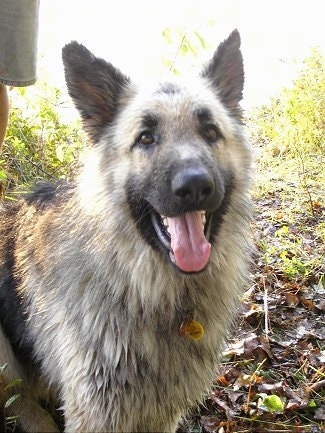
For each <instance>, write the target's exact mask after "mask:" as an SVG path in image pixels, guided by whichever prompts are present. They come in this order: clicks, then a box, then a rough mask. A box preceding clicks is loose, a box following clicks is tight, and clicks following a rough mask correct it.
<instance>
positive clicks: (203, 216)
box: [201, 212, 206, 225]
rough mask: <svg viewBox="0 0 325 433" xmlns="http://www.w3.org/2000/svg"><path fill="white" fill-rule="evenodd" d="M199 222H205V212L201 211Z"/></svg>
mask: <svg viewBox="0 0 325 433" xmlns="http://www.w3.org/2000/svg"><path fill="white" fill-rule="evenodd" d="M201 222H202V224H203V225H204V224H205V223H206V216H205V212H202V213H201Z"/></svg>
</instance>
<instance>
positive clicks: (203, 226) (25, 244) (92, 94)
mask: <svg viewBox="0 0 325 433" xmlns="http://www.w3.org/2000/svg"><path fill="white" fill-rule="evenodd" d="M62 55H63V64H64V68H65V76H66V82H67V88H68V91H69V94H70V96H71V98H72V100H73V101H74V103H75V106H76V107H77V109H78V110H79V112H80V114H81V118H82V121H83V125H84V129H85V131H86V132H87V134H88V137H89V143H90V146H89V151H88V154H87V156H86V157H85V160H84V163H83V166H82V168H81V169H80V174H79V175H78V177H77V178H76V181H75V182H73V183H71V184H69V183H62V182H61V183H59V182H58V183H51V184H50V183H41V184H38V185H36V186H35V187H34V189H32V191H31V192H30V193H29V194H27V195H26V196H24V197H22V198H21V199H19V200H17V201H11V202H8V203H7V202H5V201H4V202H3V203H2V205H1V212H0V215H1V226H0V320H1V328H0V366H5V368H3V371H2V375H1V389H0V399H1V404H2V405H5V403H6V402H8V400H9V399H10V398H11V397H12V396H13V395H17V396H18V397H17V398H16V400H15V401H14V402H12V404H10V405H8V404H7V406H8V407H7V408H5V409H4V411H5V412H4V413H5V414H6V415H8V412H9V411H10V415H15V416H17V423H18V426H19V428H20V429H21V430H22V431H25V432H56V431H59V426H58V425H57V424H56V423H55V422H54V420H53V418H52V416H51V414H50V411H49V409H48V408H49V407H52V406H53V407H59V408H60V410H62V413H63V419H64V431H65V432H78V433H80V432H172V431H175V429H176V428H177V424H178V421H179V419H180V417H181V416H182V415H184V414H186V412H187V410H188V409H189V408H190V407H191V405H194V404H197V403H198V402H200V401H201V399H202V398H203V396H204V394H205V392H206V391H208V390H209V387H210V384H211V382H212V380H213V378H214V374H215V371H216V366H217V363H218V360H219V358H220V354H221V351H222V347H223V344H224V341H225V338H226V336H227V332H228V330H229V328H230V326H231V323H232V321H233V319H234V316H235V314H236V305H237V304H238V299H239V296H240V293H241V292H242V290H243V287H244V284H245V281H246V279H247V275H248V272H249V266H250V257H251V252H252V240H251V238H252V237H251V233H250V221H251V215H252V204H251V198H250V190H251V185H252V178H253V168H252V166H253V165H252V150H251V147H250V143H249V140H248V139H247V137H246V135H245V131H244V126H243V123H244V122H243V114H242V110H241V107H240V101H241V99H242V92H243V83H244V70H243V59H242V54H241V50H240V35H239V32H238V31H237V30H234V31H233V32H232V33H231V34H230V35H229V37H228V38H227V39H225V40H224V41H223V42H221V43H220V45H219V46H218V48H217V50H216V51H215V53H214V55H213V57H212V59H211V60H210V61H209V62H208V63H207V64H205V65H204V66H203V68H202V71H201V73H200V74H199V76H197V77H194V78H192V79H191V80H189V81H186V80H185V79H179V80H177V79H173V80H172V81H171V80H170V81H169V80H166V81H164V82H160V83H158V84H155V85H154V86H153V85H151V84H150V83H146V85H144V86H140V85H137V84H135V83H134V82H133V81H132V80H131V79H130V78H129V77H128V76H126V75H124V74H123V73H122V72H121V71H120V70H118V69H117V68H115V67H114V66H113V65H112V64H110V63H108V62H106V61H105V60H103V59H101V58H98V57H95V56H94V55H93V54H92V53H91V52H90V51H88V49H87V48H85V47H84V46H83V45H80V44H78V43H77V42H71V43H69V44H67V45H66V46H65V47H64V48H63V54H62ZM8 385H9V386H8Z"/></svg>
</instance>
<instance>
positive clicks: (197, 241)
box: [167, 211, 211, 272]
mask: <svg viewBox="0 0 325 433" xmlns="http://www.w3.org/2000/svg"><path fill="white" fill-rule="evenodd" d="M167 220H168V229H169V233H170V237H171V249H172V251H173V253H174V256H175V262H176V265H177V266H178V267H179V268H180V269H181V270H182V271H184V272H199V271H201V270H202V269H204V267H205V266H206V265H207V263H208V261H209V257H210V250H211V244H209V242H208V241H207V240H206V238H205V236H204V231H203V225H202V222H201V212H200V211H196V212H189V213H186V214H185V215H182V216H179V217H175V218H167Z"/></svg>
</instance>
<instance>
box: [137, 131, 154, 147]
mask: <svg viewBox="0 0 325 433" xmlns="http://www.w3.org/2000/svg"><path fill="white" fill-rule="evenodd" d="M154 142H155V137H154V136H153V135H152V134H151V132H149V131H144V132H142V133H141V134H140V136H139V139H138V143H139V144H142V145H143V146H150V145H151V144H153V143H154Z"/></svg>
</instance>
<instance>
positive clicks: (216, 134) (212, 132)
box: [202, 125, 222, 143]
mask: <svg viewBox="0 0 325 433" xmlns="http://www.w3.org/2000/svg"><path fill="white" fill-rule="evenodd" d="M202 135H203V138H204V139H205V140H206V141H207V142H208V143H216V142H217V141H218V140H220V139H221V138H222V134H221V132H220V130H219V129H218V128H217V127H216V126H215V125H206V126H205V127H204V128H203V129H202Z"/></svg>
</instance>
